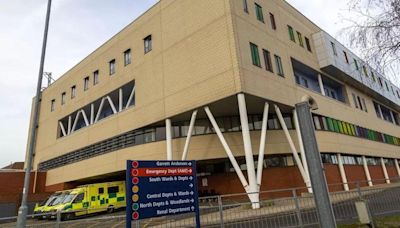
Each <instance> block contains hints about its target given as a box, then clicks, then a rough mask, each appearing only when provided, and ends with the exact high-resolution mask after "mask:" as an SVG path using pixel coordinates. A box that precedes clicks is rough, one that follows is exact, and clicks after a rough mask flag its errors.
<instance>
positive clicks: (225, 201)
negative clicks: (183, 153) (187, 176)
mask: <svg viewBox="0 0 400 228" xmlns="http://www.w3.org/2000/svg"><path fill="white" fill-rule="evenodd" d="M373 182H374V183H384V182H385V180H373ZM391 182H392V184H382V185H376V186H373V187H364V186H365V185H367V183H366V182H351V183H350V182H349V183H348V185H349V186H350V188H351V189H350V191H336V192H331V193H330V199H331V203H332V207H333V210H334V213H335V218H336V221H337V223H354V222H357V221H358V215H357V211H356V208H355V202H356V201H359V200H364V201H365V202H366V203H367V206H368V208H369V210H370V212H371V214H372V216H373V217H378V216H386V215H392V214H395V213H400V197H399V196H400V182H399V179H398V178H396V179H391ZM329 188H330V189H335V190H339V189H343V183H338V184H331V185H329ZM250 194H259V198H260V201H259V204H260V208H259V209H252V204H254V203H251V202H249V200H248V194H246V193H239V194H229V195H218V196H209V197H200V198H199V205H200V220H201V227H220V228H223V227H312V226H318V224H319V222H318V215H317V212H316V209H315V201H314V198H313V195H312V194H310V193H308V191H307V189H306V188H291V189H279V190H272V191H261V192H257V193H250ZM91 212H96V213H93V214H92V213H91ZM74 213H84V214H90V215H84V216H79V217H78V216H71V215H72V214H74ZM33 218H35V219H33ZM43 218H44V219H43ZM15 221H16V217H8V218H0V227H15ZM132 226H133V227H195V218H194V214H193V213H188V214H181V215H174V216H163V217H158V218H152V219H144V220H140V222H133V225H132ZM27 227H41V228H43V227H57V228H58V227H125V211H124V210H123V209H122V210H121V209H120V210H115V213H112V214H111V213H107V212H106V210H103V211H102V212H99V211H98V209H97V211H90V210H89V211H88V210H80V211H68V212H66V213H65V212H61V211H53V212H51V213H43V214H35V215H31V216H29V219H28V221H27Z"/></svg>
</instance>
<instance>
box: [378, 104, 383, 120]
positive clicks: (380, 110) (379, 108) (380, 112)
mask: <svg viewBox="0 0 400 228" xmlns="http://www.w3.org/2000/svg"><path fill="white" fill-rule="evenodd" d="M378 111H379V114H380V115H381V119H383V113H382V109H381V105H380V104H378Z"/></svg>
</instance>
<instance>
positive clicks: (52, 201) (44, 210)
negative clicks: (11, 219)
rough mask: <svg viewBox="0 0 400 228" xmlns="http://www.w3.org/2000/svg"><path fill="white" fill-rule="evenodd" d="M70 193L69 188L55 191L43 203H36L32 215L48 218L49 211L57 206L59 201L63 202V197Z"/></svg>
mask: <svg viewBox="0 0 400 228" xmlns="http://www.w3.org/2000/svg"><path fill="white" fill-rule="evenodd" d="M69 193H70V191H69V190H65V191H59V192H55V193H54V194H53V195H51V196H50V197H49V199H48V200H46V202H45V203H44V204H43V205H41V206H40V205H37V206H35V209H34V212H33V214H34V217H35V218H39V219H46V218H49V217H50V216H49V213H50V211H51V210H53V208H55V207H57V205H59V204H60V203H62V202H63V200H64V198H65V197H66V196H68V195H69Z"/></svg>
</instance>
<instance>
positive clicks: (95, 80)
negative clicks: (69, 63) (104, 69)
mask: <svg viewBox="0 0 400 228" xmlns="http://www.w3.org/2000/svg"><path fill="white" fill-rule="evenodd" d="M99 82H100V78H99V70H95V71H93V85H97V84H99Z"/></svg>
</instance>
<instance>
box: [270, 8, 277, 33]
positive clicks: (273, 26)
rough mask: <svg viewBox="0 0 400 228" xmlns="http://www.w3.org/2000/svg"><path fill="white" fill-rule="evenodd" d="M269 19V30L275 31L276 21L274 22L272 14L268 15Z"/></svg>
mask: <svg viewBox="0 0 400 228" xmlns="http://www.w3.org/2000/svg"><path fill="white" fill-rule="evenodd" d="M269 19H270V21H271V28H272V29H273V30H276V21H275V16H274V14H273V13H271V12H270V13H269Z"/></svg>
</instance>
